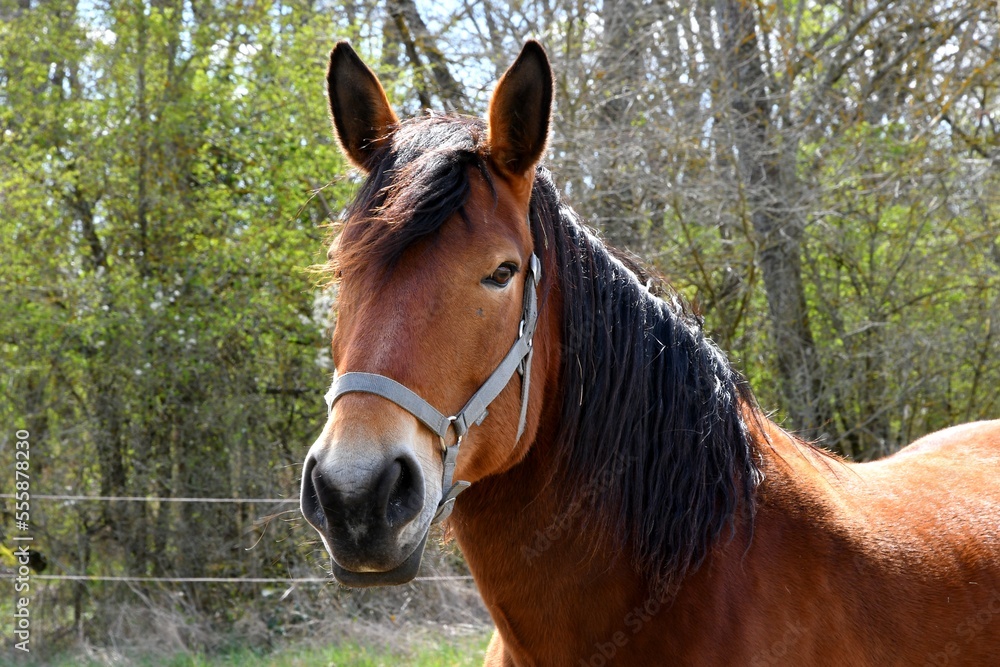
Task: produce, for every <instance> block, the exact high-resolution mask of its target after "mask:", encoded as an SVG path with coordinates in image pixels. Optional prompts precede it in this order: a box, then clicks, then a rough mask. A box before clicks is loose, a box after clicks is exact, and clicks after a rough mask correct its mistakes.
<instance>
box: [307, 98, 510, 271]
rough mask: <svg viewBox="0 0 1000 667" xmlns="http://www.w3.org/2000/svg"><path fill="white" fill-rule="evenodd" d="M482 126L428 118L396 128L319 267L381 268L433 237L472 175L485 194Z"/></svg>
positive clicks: (458, 207)
mask: <svg viewBox="0 0 1000 667" xmlns="http://www.w3.org/2000/svg"><path fill="white" fill-rule="evenodd" d="M485 137H486V126H485V123H483V122H482V121H481V120H479V119H475V118H469V117H464V116H457V115H432V116H424V117H420V118H413V119H410V120H406V121H403V122H402V123H400V125H399V126H398V127H397V128H394V130H393V131H392V140H391V142H389V143H388V146H387V147H386V149H384V150H383V151H382V153H381V154H380V155H378V156H377V158H376V159H375V160H373V161H372V167H371V171H370V172H369V173H368V175H367V177H366V178H365V181H364V183H363V184H362V186H361V188H360V190H359V192H358V194H357V196H356V197H355V198H354V201H353V202H352V203H351V205H350V206H349V207H348V209H347V211H346V213H345V216H344V222H343V224H341V225H339V226H338V228H337V229H335V236H334V238H333V239H332V245H331V248H330V252H329V254H328V258H329V263H328V266H327V268H328V269H329V271H330V272H331V273H333V274H335V275H336V274H339V273H342V272H353V271H355V270H357V269H358V268H361V267H364V268H377V269H389V268H391V267H392V266H394V265H395V264H396V263H397V262H398V261H399V259H400V257H401V256H402V255H403V253H404V252H405V251H406V249H407V248H409V247H410V246H411V245H413V244H414V243H415V242H417V241H418V240H420V239H423V238H427V237H430V236H432V235H434V234H435V233H436V232H437V231H438V230H439V229H440V228H441V227H442V225H444V223H445V221H446V220H448V219H449V218H450V217H451V216H453V215H454V214H456V213H458V214H460V215H461V216H462V218H463V219H465V220H466V222H467V223H468V221H469V220H468V216H467V215H466V213H465V205H466V203H467V201H468V198H469V194H470V192H471V183H470V174H471V172H472V171H476V172H478V173H479V174H481V176H482V177H483V179H484V180H485V181H486V184H487V185H488V187H490V189H491V190H492V189H493V184H492V179H491V177H490V174H489V171H488V169H487V168H486V158H485V146H484V143H483V142H484V141H485Z"/></svg>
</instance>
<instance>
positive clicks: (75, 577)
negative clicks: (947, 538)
mask: <svg viewBox="0 0 1000 667" xmlns="http://www.w3.org/2000/svg"><path fill="white" fill-rule="evenodd" d="M30 576H31V579H32V581H35V580H41V581H86V582H89V581H111V582H121V583H153V582H161V583H171V584H182V583H196V584H332V583H335V580H334V579H333V578H331V577H299V578H287V579H286V578H282V577H113V576H101V575H90V574H32V575H30ZM16 578H17V575H14V574H3V575H0V579H16ZM411 581H415V582H425V581H472V576H470V575H457V574H456V575H441V576H429V577H414V578H413V579H411Z"/></svg>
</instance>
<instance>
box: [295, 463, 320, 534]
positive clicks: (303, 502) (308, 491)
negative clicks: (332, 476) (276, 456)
mask: <svg viewBox="0 0 1000 667" xmlns="http://www.w3.org/2000/svg"><path fill="white" fill-rule="evenodd" d="M315 469H316V458H315V457H314V456H309V457H307V458H306V465H305V468H304V469H303V471H302V493H301V496H300V498H299V505H300V507H301V509H302V516H304V517H305V518H306V521H308V522H309V523H311V524H312V525H313V526H314V527H316V528H317V529H322V528H323V527H324V525H325V524H326V517H324V516H323V508H322V506H321V503H320V500H319V496H318V494H317V493H316V483H315V482H314V481H313V471H314V470H315Z"/></svg>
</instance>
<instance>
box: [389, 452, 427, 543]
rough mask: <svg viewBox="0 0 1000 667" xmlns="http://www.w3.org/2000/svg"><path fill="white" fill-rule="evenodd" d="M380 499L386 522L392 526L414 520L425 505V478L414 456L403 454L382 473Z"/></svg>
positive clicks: (402, 524)
mask: <svg viewBox="0 0 1000 667" xmlns="http://www.w3.org/2000/svg"><path fill="white" fill-rule="evenodd" d="M379 500H380V502H381V503H382V506H383V507H384V511H385V520H386V523H387V524H389V525H390V526H392V527H397V526H404V525H406V524H407V523H409V522H410V521H412V520H413V519H414V518H416V516H417V515H418V514H420V510H421V509H423V506H424V479H423V475H422V474H421V471H420V466H419V465H418V464H417V462H416V461H414V460H413V459H412V458H410V457H408V456H401V457H399V458H397V459H396V460H394V461H393V462H392V463H391V464H390V465H389V466H388V467H387V468H386V470H385V472H384V473H383V474H382V479H381V480H380V482H379Z"/></svg>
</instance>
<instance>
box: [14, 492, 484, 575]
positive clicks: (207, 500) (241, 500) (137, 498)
mask: <svg viewBox="0 0 1000 667" xmlns="http://www.w3.org/2000/svg"><path fill="white" fill-rule="evenodd" d="M0 498H7V499H13V498H15V495H14V494H13V493H0ZM31 498H32V499H33V500H34V499H40V500H61V501H73V502H81V501H103V502H146V503H261V504H269V505H273V504H279V503H289V504H290V503H298V502H299V499H298V498H158V497H154V496H81V495H69V494H44V493H33V494H31ZM15 539H16V538H15ZM30 576H31V579H32V580H39V581H81V582H120V583H156V582H158V583H171V584H181V583H195V584H289V585H290V584H331V583H334V579H332V578H331V577H297V578H292V577H287V578H285V577H130V576H102V575H90V574H32V575H30ZM16 578H17V575H16V574H12V573H0V580H2V579H16ZM412 581H414V582H431V581H472V577H471V576H469V575H441V576H427V577H415V578H414V579H412Z"/></svg>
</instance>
